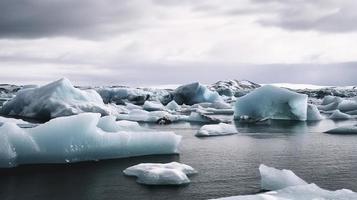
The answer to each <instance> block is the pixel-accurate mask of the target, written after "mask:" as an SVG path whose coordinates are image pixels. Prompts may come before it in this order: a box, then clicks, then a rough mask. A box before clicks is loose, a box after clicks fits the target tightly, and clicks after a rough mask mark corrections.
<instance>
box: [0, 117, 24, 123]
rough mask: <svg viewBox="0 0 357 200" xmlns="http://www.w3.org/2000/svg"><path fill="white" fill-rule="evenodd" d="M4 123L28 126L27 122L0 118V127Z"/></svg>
mask: <svg viewBox="0 0 357 200" xmlns="http://www.w3.org/2000/svg"><path fill="white" fill-rule="evenodd" d="M6 122H11V123H15V124H29V123H28V122H26V121H24V120H22V119H15V118H9V117H2V116H0V125H1V124H3V123H6Z"/></svg>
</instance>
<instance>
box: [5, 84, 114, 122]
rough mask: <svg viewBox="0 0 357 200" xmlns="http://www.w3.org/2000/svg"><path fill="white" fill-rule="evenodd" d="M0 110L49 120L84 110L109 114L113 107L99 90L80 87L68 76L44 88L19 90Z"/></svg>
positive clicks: (10, 113) (13, 114)
mask: <svg viewBox="0 0 357 200" xmlns="http://www.w3.org/2000/svg"><path fill="white" fill-rule="evenodd" d="M0 112H1V113H2V114H4V115H9V116H22V117H29V118H37V119H42V120H49V119H51V118H55V117H60V116H69V115H74V114H78V113H83V112H95V113H101V114H102V115H108V114H109V113H110V110H109V109H108V108H107V107H105V105H104V103H103V100H102V98H101V97H100V96H99V94H98V93H97V92H96V91H94V90H86V91H83V90H80V89H77V88H75V87H73V85H72V84H71V82H70V81H69V80H68V79H66V78H62V79H60V80H58V81H55V82H52V83H49V84H47V85H44V86H42V87H37V88H28V89H22V90H20V91H18V92H17V93H16V97H14V98H13V99H11V100H9V101H8V102H6V103H5V104H4V105H3V107H2V108H1V110H0Z"/></svg>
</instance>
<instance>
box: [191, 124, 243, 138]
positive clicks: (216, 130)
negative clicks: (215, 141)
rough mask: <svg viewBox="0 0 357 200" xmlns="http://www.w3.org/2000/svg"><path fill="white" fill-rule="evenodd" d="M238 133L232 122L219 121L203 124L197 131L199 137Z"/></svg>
mask: <svg viewBox="0 0 357 200" xmlns="http://www.w3.org/2000/svg"><path fill="white" fill-rule="evenodd" d="M236 133H238V131H237V129H236V128H235V126H234V125H232V124H226V123H219V124H208V125H204V126H202V127H201V128H200V129H199V130H198V131H197V133H196V136H197V137H206V136H221V135H232V134H236Z"/></svg>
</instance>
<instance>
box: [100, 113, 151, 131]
mask: <svg viewBox="0 0 357 200" xmlns="http://www.w3.org/2000/svg"><path fill="white" fill-rule="evenodd" d="M97 127H99V128H101V129H102V130H104V131H106V132H118V131H143V130H145V129H144V128H143V127H141V126H140V125H139V123H137V122H133V121H127V120H120V121H116V117H115V116H112V115H108V116H104V117H101V118H100V119H99V122H98V124H97Z"/></svg>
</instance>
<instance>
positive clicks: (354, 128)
mask: <svg viewBox="0 0 357 200" xmlns="http://www.w3.org/2000/svg"><path fill="white" fill-rule="evenodd" d="M325 133H332V134H357V125H350V126H341V127H337V128H334V129H331V130H328V131H326V132H325Z"/></svg>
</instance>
